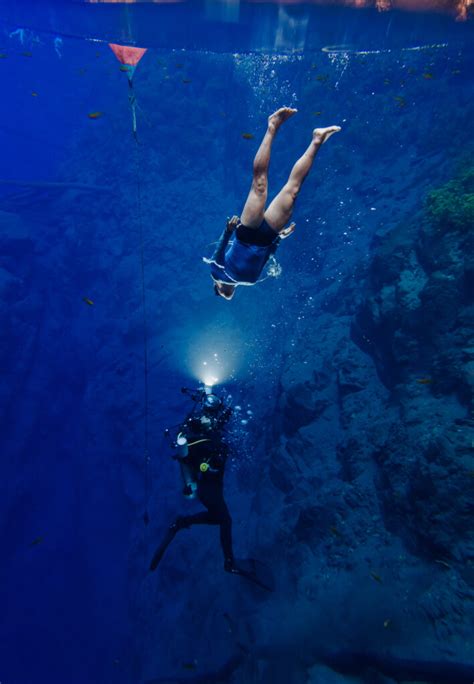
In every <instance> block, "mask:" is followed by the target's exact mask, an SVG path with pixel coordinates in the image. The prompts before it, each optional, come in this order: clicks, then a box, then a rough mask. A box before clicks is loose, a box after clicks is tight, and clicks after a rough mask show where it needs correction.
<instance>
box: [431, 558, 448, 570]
mask: <svg viewBox="0 0 474 684" xmlns="http://www.w3.org/2000/svg"><path fill="white" fill-rule="evenodd" d="M435 563H439V564H440V565H444V567H445V568H448V570H451V566H450V565H449V563H446V561H444V560H435Z"/></svg>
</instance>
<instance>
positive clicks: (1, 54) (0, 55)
mask: <svg viewBox="0 0 474 684" xmlns="http://www.w3.org/2000/svg"><path fill="white" fill-rule="evenodd" d="M7 57H8V55H7V54H6V52H0V59H6V58H7Z"/></svg>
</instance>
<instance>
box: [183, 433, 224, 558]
mask: <svg viewBox="0 0 474 684" xmlns="http://www.w3.org/2000/svg"><path fill="white" fill-rule="evenodd" d="M201 439H203V440H206V441H199V440H201ZM188 441H189V445H190V446H189V455H188V457H187V459H186V462H187V463H189V465H190V466H191V468H192V470H193V471H194V473H195V479H196V481H197V483H198V489H197V495H198V498H199V501H200V502H201V503H202V504H203V505H204V506H205V507H206V508H207V511H201V512H200V513H194V514H193V515H186V516H182V517H180V518H178V520H177V524H178V525H179V527H190V526H191V525H219V526H220V538H221V546H222V551H223V553H224V558H225V559H226V560H227V559H232V558H233V552H232V518H231V517H230V513H229V509H228V508H227V504H226V502H225V500H224V468H225V463H226V460H227V456H228V451H229V448H228V446H227V444H226V443H225V442H224V441H223V439H222V437H221V436H220V435H217V436H210V437H207V436H206V435H195V436H192V437H190V438H189V440H188ZM194 441H196V442H198V443H197V444H193V442H194ZM202 463H207V465H208V466H209V469H208V470H207V471H206V472H204V473H203V472H201V470H200V466H201V464H202Z"/></svg>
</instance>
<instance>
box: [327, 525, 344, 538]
mask: <svg viewBox="0 0 474 684" xmlns="http://www.w3.org/2000/svg"><path fill="white" fill-rule="evenodd" d="M329 531H330V533H331V534H332V535H333V536H334V537H342V534H341V533H340V532H339V530H338V529H337V527H335V526H334V525H331V527H330V528H329Z"/></svg>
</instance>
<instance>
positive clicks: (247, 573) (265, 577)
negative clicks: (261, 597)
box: [229, 558, 275, 591]
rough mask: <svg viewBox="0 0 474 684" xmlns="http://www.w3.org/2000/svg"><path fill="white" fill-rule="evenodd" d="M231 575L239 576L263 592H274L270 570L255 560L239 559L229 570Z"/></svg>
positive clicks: (273, 581) (273, 582)
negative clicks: (263, 590)
mask: <svg viewBox="0 0 474 684" xmlns="http://www.w3.org/2000/svg"><path fill="white" fill-rule="evenodd" d="M229 572H231V573H232V574H233V575H240V576H241V577H245V579H247V580H249V582H253V584H256V585H257V586H258V587H260V588H261V589H265V591H275V580H274V577H273V573H272V572H271V570H270V568H269V567H268V566H266V565H265V564H264V563H261V562H260V561H258V560H256V559H255V558H240V559H238V560H236V561H234V563H233V565H232V567H231V568H230V569H229Z"/></svg>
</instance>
